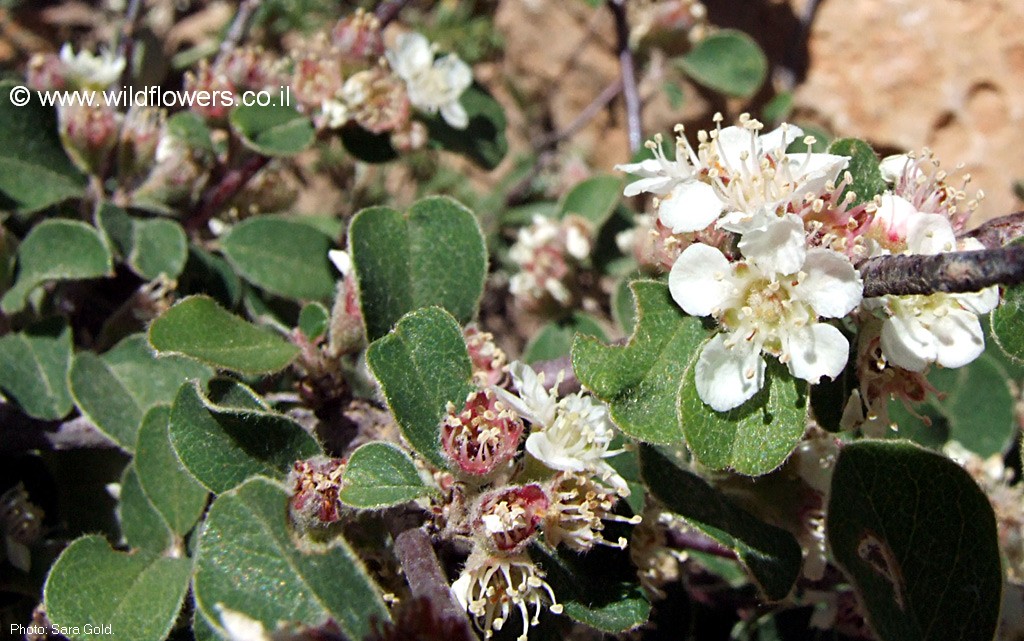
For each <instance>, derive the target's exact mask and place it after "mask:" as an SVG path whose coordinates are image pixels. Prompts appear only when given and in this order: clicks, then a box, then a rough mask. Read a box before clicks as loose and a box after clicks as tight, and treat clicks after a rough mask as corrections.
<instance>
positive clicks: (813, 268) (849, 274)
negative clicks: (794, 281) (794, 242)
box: [795, 247, 864, 318]
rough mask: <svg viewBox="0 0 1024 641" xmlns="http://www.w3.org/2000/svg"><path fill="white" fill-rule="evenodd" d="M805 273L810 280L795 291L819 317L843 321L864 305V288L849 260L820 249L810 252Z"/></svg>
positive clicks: (804, 280)
mask: <svg viewBox="0 0 1024 641" xmlns="http://www.w3.org/2000/svg"><path fill="white" fill-rule="evenodd" d="M803 271H804V272H805V273H806V274H807V277H806V278H804V279H803V280H802V281H800V284H799V285H797V286H796V288H795V289H796V291H797V292H798V295H799V296H800V298H801V299H803V300H805V301H807V302H808V303H810V304H811V307H813V308H814V311H815V312H817V314H818V315H819V316H824V317H825V318H841V317H843V316H846V315H847V314H849V313H850V312H851V311H853V309H854V308H855V307H857V305H860V301H861V297H862V295H863V293H864V285H863V283H861V280H860V274H859V273H857V270H856V269H854V267H853V264H852V263H851V262H850V259H849V258H847V257H846V256H843V255H842V254H839V253H838V252H834V251H832V250H830V249H823V248H820V247H816V248H814V249H811V250H808V252H807V259H806V260H805V261H804V266H803Z"/></svg>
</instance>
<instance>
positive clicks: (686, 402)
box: [679, 359, 808, 476]
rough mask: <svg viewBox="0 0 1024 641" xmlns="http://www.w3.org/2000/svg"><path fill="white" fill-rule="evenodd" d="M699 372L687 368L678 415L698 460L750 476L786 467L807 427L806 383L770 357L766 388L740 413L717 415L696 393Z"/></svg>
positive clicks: (734, 410) (741, 406) (734, 411)
mask: <svg viewBox="0 0 1024 641" xmlns="http://www.w3.org/2000/svg"><path fill="white" fill-rule="evenodd" d="M695 369H696V368H694V367H690V368H689V369H688V370H687V372H686V379H685V381H684V383H683V388H682V389H681V390H680V392H679V417H680V421H681V424H682V427H683V431H684V432H685V433H686V442H687V443H688V444H689V445H690V449H691V450H692V451H693V455H694V456H695V457H697V460H699V461H700V462H701V464H702V465H705V466H707V467H708V468H710V469H713V470H723V469H732V470H735V471H736V472H739V473H740V474H746V475H747V476H760V475H762V474H767V473H768V472H771V471H772V470H774V469H775V468H777V467H779V466H780V465H782V463H783V462H785V460H786V459H787V458H788V457H789V455H790V453H791V452H792V451H793V448H795V447H796V445H797V443H799V442H800V438H801V437H802V436H803V434H804V430H806V429H807V400H808V399H807V390H808V386H807V384H806V383H805V382H803V381H800V380H797V379H795V378H793V377H792V376H791V375H790V374H789V373H788V372H787V371H786V370H785V368H784V367H783V366H781V365H779V364H778V362H776V361H775V360H774V359H769V361H768V371H767V372H766V373H765V382H764V387H763V388H762V389H761V390H760V391H759V392H758V393H757V394H755V395H754V397H753V398H751V399H750V400H749V401H747V402H746V403H744V404H743V405H740V406H739V407H737V408H736V409H733V410H729V411H728V412H716V411H714V410H712V409H711V408H709V407H708V406H707V405H705V404H704V401H702V400H700V396H698V395H697V386H696V384H695V381H694V370H695Z"/></svg>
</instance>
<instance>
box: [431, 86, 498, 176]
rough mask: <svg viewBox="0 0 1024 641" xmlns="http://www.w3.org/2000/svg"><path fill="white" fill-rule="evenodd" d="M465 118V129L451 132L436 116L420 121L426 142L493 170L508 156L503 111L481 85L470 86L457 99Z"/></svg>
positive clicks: (451, 129)
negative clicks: (423, 124)
mask: <svg viewBox="0 0 1024 641" xmlns="http://www.w3.org/2000/svg"><path fill="white" fill-rule="evenodd" d="M459 102H461V103H462V106H463V107H464V108H465V110H466V114H467V115H468V116H469V125H468V126H467V127H466V128H465V129H455V128H453V127H452V126H451V125H449V124H448V123H446V122H445V121H444V118H442V117H441V116H440V114H438V115H435V116H430V117H427V118H425V119H424V120H425V121H426V123H427V130H428V131H429V133H430V140H431V141H432V142H434V143H435V144H436V145H438V146H440V147H441V148H442V149H447V150H448V151H454V152H455V153H459V154H462V155H464V156H466V157H468V158H469V159H470V160H472V161H473V162H475V163H476V164H478V165H480V166H481V167H483V168H484V169H494V168H495V167H497V166H498V163H500V162H501V160H502V158H504V157H505V154H506V153H508V140H506V138H505V126H506V120H505V110H504V109H503V108H502V106H501V104H500V103H499V102H498V101H497V100H495V99H494V97H493V96H491V94H490V93H488V92H487V90H486V89H484V88H483V87H482V86H480V85H478V84H475V83H474V84H473V86H471V87H470V88H469V89H466V91H464V92H463V93H462V96H461V97H460V98H459Z"/></svg>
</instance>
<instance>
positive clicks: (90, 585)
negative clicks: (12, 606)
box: [44, 536, 192, 641]
mask: <svg viewBox="0 0 1024 641" xmlns="http://www.w3.org/2000/svg"><path fill="white" fill-rule="evenodd" d="M191 575H192V563H191V561H189V560H188V559H173V558H168V557H162V556H158V555H156V554H153V553H152V552H147V551H144V550H135V551H134V552H132V553H131V554H125V553H123V552H115V551H114V550H112V549H110V546H109V545H108V544H107V542H106V541H105V540H104V539H103V537H101V536H85V537H82V538H80V539H78V540H76V541H75V542H74V543H72V544H71V545H69V546H68V547H67V549H65V550H64V552H63V553H61V555H60V557H59V558H58V559H57V561H56V563H54V565H53V568H52V569H51V570H50V576H49V577H48V578H47V579H46V587H45V588H44V597H45V600H46V615H47V617H48V618H49V619H50V621H51V622H52V623H53V624H54V625H58V626H60V627H61V628H62V630H63V629H64V628H70V629H72V630H71V634H66V636H68V637H69V638H70V639H72V641H77V640H78V639H104V640H106V639H133V640H134V641H163V639H165V638H166V637H167V634H168V633H169V632H170V631H171V627H172V626H173V625H174V622H175V620H176V619H177V617H178V612H179V611H180V610H181V604H182V601H183V600H184V598H185V590H186V588H188V582H189V578H190V577H191ZM101 626H110V628H109V629H107V630H104V629H103V628H102V627H101ZM74 629H77V631H76V630H74ZM90 629H91V630H92V632H91V633H89V632H88V631H89V630H90Z"/></svg>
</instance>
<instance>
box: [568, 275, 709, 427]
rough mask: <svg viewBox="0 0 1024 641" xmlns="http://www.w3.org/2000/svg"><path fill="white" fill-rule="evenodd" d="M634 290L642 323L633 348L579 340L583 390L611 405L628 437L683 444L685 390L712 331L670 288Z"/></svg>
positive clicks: (640, 285)
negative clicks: (691, 368) (689, 372)
mask: <svg viewBox="0 0 1024 641" xmlns="http://www.w3.org/2000/svg"><path fill="white" fill-rule="evenodd" d="M631 288H632V290H633V294H634V296H635V297H636V301H637V313H638V314H639V317H640V320H639V322H638V323H637V326H636V329H635V331H634V333H633V336H632V338H630V340H629V343H628V344H627V345H624V346H609V345H603V344H601V343H600V342H599V341H597V340H595V339H593V338H587V337H577V338H576V341H575V342H574V343H573V349H572V363H573V368H574V369H575V370H576V376H577V377H578V378H579V379H580V382H581V383H582V384H583V386H584V387H586V388H587V389H589V390H590V391H592V392H593V393H594V396H596V397H598V398H599V399H601V400H602V401H605V402H606V403H608V404H609V406H610V409H611V416H612V419H613V420H614V421H615V424H616V425H618V426H619V428H620V429H621V430H622V431H623V432H625V433H626V434H628V435H629V436H632V437H633V438H636V439H639V440H641V441H647V442H650V443H678V442H680V441H682V439H683V431H682V426H681V425H680V418H679V416H678V414H677V411H678V408H677V397H678V394H679V388H680V386H681V385H682V383H683V375H684V373H685V372H686V369H687V365H688V364H689V363H690V362H692V361H693V360H694V359H696V357H697V353H698V351H699V349H700V347H701V345H702V344H703V343H704V341H705V340H706V339H707V332H706V331H705V330H704V328H703V326H702V325H701V322H700V320H699V319H696V318H693V317H690V316H687V315H686V314H684V313H683V310H682V309H680V307H679V306H678V305H676V304H675V302H674V301H673V300H672V297H671V295H670V294H669V291H668V286H667V285H665V284H663V283H657V282H654V281H636V282H634V283H632V284H631ZM702 411H703V410H702Z"/></svg>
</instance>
